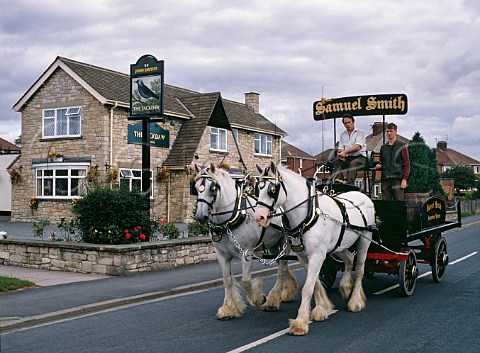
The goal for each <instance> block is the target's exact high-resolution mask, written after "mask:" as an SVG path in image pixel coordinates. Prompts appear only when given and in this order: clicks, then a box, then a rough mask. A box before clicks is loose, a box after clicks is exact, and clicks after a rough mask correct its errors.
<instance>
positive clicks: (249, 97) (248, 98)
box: [245, 92, 260, 114]
mask: <svg viewBox="0 0 480 353" xmlns="http://www.w3.org/2000/svg"><path fill="white" fill-rule="evenodd" d="M259 96H260V94H259V93H256V92H248V93H245V105H246V106H247V107H248V108H250V109H252V110H253V111H254V112H255V113H257V114H258V113H259V112H260V98H259Z"/></svg>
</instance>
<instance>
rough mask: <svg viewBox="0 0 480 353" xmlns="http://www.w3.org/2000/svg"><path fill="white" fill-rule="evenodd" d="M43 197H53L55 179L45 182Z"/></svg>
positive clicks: (45, 180)
mask: <svg viewBox="0 0 480 353" xmlns="http://www.w3.org/2000/svg"><path fill="white" fill-rule="evenodd" d="M43 196H53V179H44V180H43Z"/></svg>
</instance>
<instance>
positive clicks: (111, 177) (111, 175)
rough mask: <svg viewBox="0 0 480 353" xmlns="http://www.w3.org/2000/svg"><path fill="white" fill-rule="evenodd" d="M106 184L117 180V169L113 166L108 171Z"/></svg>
mask: <svg viewBox="0 0 480 353" xmlns="http://www.w3.org/2000/svg"><path fill="white" fill-rule="evenodd" d="M107 179H108V182H111V181H116V180H117V179H118V168H117V167H115V166H112V167H110V169H109V170H108V177H107Z"/></svg>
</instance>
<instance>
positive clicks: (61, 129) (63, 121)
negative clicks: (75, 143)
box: [57, 109, 67, 135]
mask: <svg viewBox="0 0 480 353" xmlns="http://www.w3.org/2000/svg"><path fill="white" fill-rule="evenodd" d="M66 113H67V110H66V109H58V110H57V135H66V134H67V115H66Z"/></svg>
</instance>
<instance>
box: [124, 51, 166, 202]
mask: <svg viewBox="0 0 480 353" xmlns="http://www.w3.org/2000/svg"><path fill="white" fill-rule="evenodd" d="M163 86H164V62H163V60H161V61H158V60H157V59H156V58H155V57H154V56H153V55H144V56H142V57H140V58H139V59H138V60H137V62H136V63H135V64H131V65H130V116H129V117H128V120H141V121H142V192H143V193H144V194H145V195H146V197H147V196H149V195H150V188H151V184H150V123H153V122H157V121H163V105H164V92H163V90H164V87H163ZM152 116H157V118H154V117H152ZM148 205H149V206H150V202H148Z"/></svg>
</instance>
